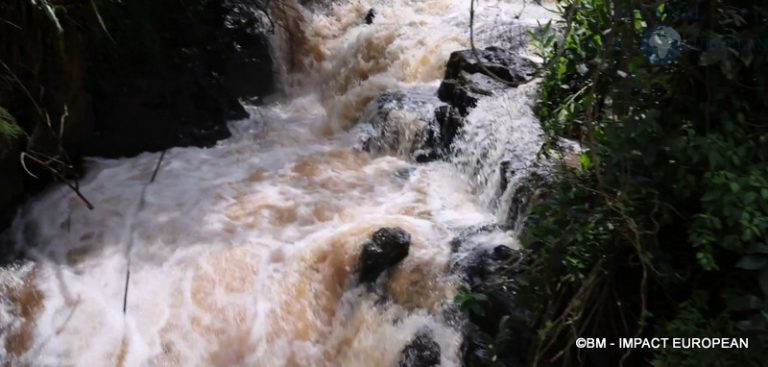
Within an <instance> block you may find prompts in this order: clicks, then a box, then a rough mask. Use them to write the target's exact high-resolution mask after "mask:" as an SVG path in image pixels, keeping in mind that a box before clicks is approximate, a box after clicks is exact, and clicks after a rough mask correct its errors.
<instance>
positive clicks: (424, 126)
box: [362, 90, 443, 162]
mask: <svg viewBox="0 0 768 367" xmlns="http://www.w3.org/2000/svg"><path fill="white" fill-rule="evenodd" d="M439 103H440V101H439V100H438V99H437V98H436V97H435V96H434V95H432V94H431V93H427V92H425V91H422V90H396V91H388V92H385V93H382V94H381V95H380V96H379V97H378V98H376V100H374V101H373V102H371V104H370V105H369V106H368V110H367V111H366V113H365V115H364V116H363V120H362V121H363V122H365V123H368V124H369V125H370V127H371V131H370V132H369V133H368V134H367V136H365V137H364V141H363V148H364V149H365V150H367V151H369V152H375V153H384V154H396V155H399V156H402V157H406V158H411V159H413V160H415V161H417V162H426V161H431V160H435V159H437V158H438V157H439V156H440V155H441V153H442V152H441V151H440V147H441V146H442V145H443V144H442V143H441V141H442V140H443V139H442V134H441V128H440V126H438V122H437V121H436V116H435V112H434V108H435V107H434V106H435V105H437V104H439Z"/></svg>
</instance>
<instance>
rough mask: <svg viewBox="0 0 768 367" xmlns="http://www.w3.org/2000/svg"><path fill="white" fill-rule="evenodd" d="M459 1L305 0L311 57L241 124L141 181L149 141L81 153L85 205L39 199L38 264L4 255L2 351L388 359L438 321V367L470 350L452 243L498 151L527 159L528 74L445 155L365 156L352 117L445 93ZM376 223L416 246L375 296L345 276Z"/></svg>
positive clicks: (24, 361)
mask: <svg viewBox="0 0 768 367" xmlns="http://www.w3.org/2000/svg"><path fill="white" fill-rule="evenodd" d="M372 7H373V8H375V9H376V18H375V21H374V22H373V24H371V25H366V24H365V22H364V21H363V19H364V17H365V15H366V13H367V11H368V9H370V8H372ZM468 9H469V1H468V0H467V1H453V0H423V1H406V0H388V1H368V0H362V1H352V2H342V3H338V4H333V5H329V6H326V7H320V6H317V9H313V12H309V11H305V14H304V16H305V18H306V22H307V23H306V24H305V25H304V27H305V34H306V40H305V41H306V42H305V44H303V45H301V48H300V52H303V53H304V59H303V61H304V64H305V66H306V67H305V69H306V70H304V71H301V72H297V73H295V74H288V75H286V76H285V77H284V79H285V84H286V86H285V89H286V93H285V94H286V96H285V97H284V98H276V101H274V102H272V103H270V104H267V105H266V106H263V107H253V108H251V109H250V112H251V116H252V118H251V119H249V120H244V121H236V122H232V123H231V126H230V127H231V130H232V131H233V137H232V138H230V139H228V140H226V141H222V142H220V143H219V144H218V145H217V146H216V147H214V148H210V149H199V148H175V149H171V150H169V151H168V152H167V154H166V156H165V159H164V160H163V161H162V163H161V165H160V170H159V173H158V176H157V178H156V180H155V181H154V182H153V183H152V184H150V185H147V182H148V181H149V179H150V177H151V176H152V173H153V170H154V168H155V165H156V164H157V161H158V154H151V153H145V154H142V155H139V156H137V157H134V158H129V159H119V160H105V159H90V160H89V162H88V174H87V176H86V177H85V178H84V179H83V180H82V182H81V190H82V191H83V192H84V193H87V194H88V197H89V199H90V200H91V201H92V202H93V203H95V205H96V209H95V210H93V211H89V210H88V209H87V208H86V207H85V206H84V205H83V203H82V202H81V201H79V200H78V198H77V197H76V196H74V195H73V194H72V193H71V192H70V191H68V189H66V188H65V187H53V188H51V189H49V190H48V191H47V192H45V193H44V194H42V195H40V196H39V197H38V198H37V199H35V200H33V201H32V202H30V203H29V204H28V205H27V206H26V207H25V208H24V210H23V211H22V212H21V213H20V215H19V217H18V218H17V220H16V222H15V224H14V226H13V227H12V229H11V233H10V235H11V236H12V237H13V239H14V240H15V242H16V243H17V244H18V245H19V246H20V247H22V248H24V249H25V251H26V253H27V259H28V260H25V262H23V263H20V264H16V265H12V266H8V267H5V268H3V269H1V270H0V290H1V291H2V296H1V297H2V298H1V299H0V331H1V332H2V333H1V334H0V360H2V361H3V362H4V364H7V365H32V366H54V365H55V366H109V365H115V366H144V365H149V366H195V365H216V366H233V365H253V366H393V365H396V364H397V363H398V361H399V359H400V354H401V351H402V350H403V347H404V346H405V345H406V344H407V343H408V342H409V341H410V340H411V339H412V338H413V337H414V335H415V334H417V333H418V332H420V331H423V330H429V333H430V334H431V336H432V338H433V339H434V341H435V342H436V343H437V344H438V345H439V349H440V359H441V365H444V366H456V365H459V364H460V361H459V358H460V356H459V348H460V344H461V334H460V331H459V330H458V326H457V325H456V322H453V321H452V320H450V319H451V317H449V316H447V314H449V313H448V312H446V310H448V309H450V305H451V303H452V302H453V297H454V294H455V292H456V290H455V289H456V285H457V280H456V279H455V278H454V276H452V275H451V274H450V273H449V271H448V266H449V263H450V260H451V256H452V254H451V249H450V246H449V245H448V244H449V242H450V241H451V239H453V238H454V237H455V236H456V235H457V234H458V233H460V232H461V231H462V230H464V229H466V228H470V227H474V226H481V225H486V224H493V223H496V222H497V221H498V215H497V212H498V211H499V210H503V209H498V208H496V206H498V205H496V204H494V203H493V200H494V199H493V197H494V196H496V197H497V196H498V195H500V193H498V192H496V193H494V192H493V190H495V188H496V187H498V180H500V177H499V173H498V172H497V171H498V164H499V162H501V161H503V160H513V161H514V163H515V164H519V165H520V166H525V165H526V164H528V163H529V162H531V161H532V160H533V159H534V157H533V156H534V153H535V150H536V149H537V147H538V144H539V141H538V133H539V132H538V130H537V127H536V126H537V125H536V122H535V120H534V119H533V117H532V116H531V113H530V108H529V106H528V103H529V101H530V100H531V93H530V92H531V91H532V90H533V87H532V86H529V85H527V86H523V87H521V88H518V89H516V90H510V91H509V92H508V93H506V94H504V95H501V96H496V97H493V98H490V99H486V100H483V101H481V105H480V106H478V108H477V109H475V110H474V111H473V112H472V113H471V114H470V115H469V117H468V118H467V123H466V125H465V127H464V129H463V131H462V132H461V133H460V135H459V138H458V140H457V141H456V143H455V144H456V146H455V151H456V154H455V157H454V158H453V161H452V162H445V161H435V162H431V163H426V164H417V163H415V162H413V161H412V160H410V159H409V157H407V156H397V155H391V154H396V153H398V152H401V151H399V150H397V149H395V150H394V151H392V152H383V151H382V152H378V153H374V154H369V153H366V152H364V151H361V150H360V149H358V148H356V147H357V146H359V145H360V138H359V134H360V129H359V128H352V126H353V125H355V123H356V122H357V121H358V119H360V118H361V117H362V116H363V115H364V112H365V111H366V106H367V105H368V103H369V102H371V101H372V100H374V99H375V98H376V97H377V96H379V95H380V94H381V93H383V92H385V91H389V90H409V89H411V90H412V89H413V88H417V89H419V90H420V91H424V90H432V91H433V92H434V91H436V89H437V85H438V82H439V80H440V79H441V78H442V75H443V70H444V64H445V62H446V60H447V59H448V56H449V54H450V52H452V51H455V50H458V49H465V48H467V47H468V44H469V43H468V23H469V19H468ZM521 9H523V4H522V3H519V2H505V1H499V2H496V3H493V4H487V5H485V4H481V5H480V6H479V7H478V9H477V14H476V20H475V21H476V24H477V27H478V28H477V30H478V32H479V34H478V40H477V41H478V43H479V44H482V43H484V42H490V40H493V39H501V38H500V37H501V36H503V35H502V34H498V32H500V30H501V31H503V30H504V29H505V28H504V27H506V26H507V23H505V21H504V20H505V19H509V20H511V19H513V18H514V17H515V16H518V15H519V20H518V21H517V23H518V24H530V25H535V23H536V20H538V19H544V18H546V17H547V16H548V14H547V13H546V12H545V11H543V10H542V9H541V8H539V7H536V6H533V5H530V4H529V5H528V6H527V7H525V9H524V11H522V12H521ZM494 25H497V26H498V27H496V28H494ZM494 29H495V32H496V34H494ZM276 42H277V41H276ZM278 49H281V50H287V49H288V47H285V46H282V47H278ZM417 117H418V116H417ZM411 120H413V121H416V120H417V118H411ZM408 121H409V120H408V116H403V117H402V119H401V121H400V122H399V125H398V128H399V129H405V130H407V129H408V128H409V127H408ZM401 135H402V136H404V137H407V136H409V135H408V134H407V133H403V134H401ZM401 140H408V139H401ZM405 150H407V149H405ZM481 161H482V162H483V163H480V162H481ZM142 196H143V203H141V205H139V202H140V201H139V200H140V198H141V197H142ZM385 226H396V227H400V228H403V229H404V230H406V231H407V232H408V233H410V234H411V236H412V245H411V249H410V254H409V255H408V257H407V258H406V259H405V260H403V262H402V263H400V264H399V265H398V266H397V267H396V268H395V269H394V271H393V272H392V274H391V277H390V278H389V280H388V282H387V284H383V285H381V286H382V287H383V288H384V293H385V294H386V296H383V295H382V292H371V291H369V290H368V289H366V288H365V287H362V286H356V282H355V281H354V277H353V272H354V270H355V264H356V261H357V258H358V255H359V253H360V247H361V244H362V243H363V242H365V240H366V239H367V238H368V237H369V236H370V234H371V233H372V232H373V231H375V230H376V229H378V228H380V227H385ZM489 236H490V237H489V238H491V239H490V240H492V241H494V243H495V244H498V243H507V244H510V245H512V244H514V238H513V237H511V236H510V235H509V234H507V233H504V232H498V233H493V234H490V235H489ZM129 244H132V245H131V248H128V246H129ZM129 250H130V251H129ZM129 258H130V262H131V277H130V281H129V286H130V288H129V297H128V299H127V304H126V313H123V292H124V290H125V289H124V284H125V272H126V266H127V264H128V261H129ZM454 321H455V320H454Z"/></svg>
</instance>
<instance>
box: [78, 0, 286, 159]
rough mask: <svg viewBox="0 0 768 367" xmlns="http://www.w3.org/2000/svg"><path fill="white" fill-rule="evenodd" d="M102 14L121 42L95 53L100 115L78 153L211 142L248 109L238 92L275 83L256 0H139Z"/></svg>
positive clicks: (251, 93)
mask: <svg viewBox="0 0 768 367" xmlns="http://www.w3.org/2000/svg"><path fill="white" fill-rule="evenodd" d="M103 16H104V21H105V23H106V24H109V30H110V32H111V35H112V36H113V37H114V39H115V42H117V44H118V45H119V47H115V46H113V45H111V44H109V42H107V41H106V40H103V39H102V40H101V41H100V43H104V44H103V45H102V46H103V47H98V48H94V49H93V50H91V52H90V53H91V55H90V59H91V60H90V70H89V71H90V72H89V74H88V75H89V80H88V82H89V86H88V89H89V90H90V92H91V95H92V96H93V107H94V115H95V122H94V126H93V129H92V131H91V133H90V134H87V135H85V136H84V137H83V139H81V140H80V141H78V142H75V143H74V144H73V151H74V152H75V154H80V155H97V156H106V157H120V156H131V155H135V154H138V153H140V152H143V151H157V150H162V149H165V148H168V147H172V146H203V147H205V146H211V145H213V144H215V143H216V141H218V140H220V139H223V138H226V137H228V136H229V130H228V129H227V126H226V121H227V120H232V119H238V118H245V117H248V114H247V113H246V111H245V109H244V108H243V106H242V105H241V104H240V102H239V101H238V100H239V99H253V98H258V97H263V96H265V95H267V94H268V93H270V92H271V91H272V89H273V87H274V78H273V72H272V58H271V56H270V47H269V41H268V34H267V32H268V30H267V28H268V26H267V23H266V22H265V20H264V19H263V18H262V16H260V14H259V13H258V12H255V11H254V8H253V4H248V3H246V2H243V1H237V0H226V1H206V0H195V1H191V2H188V3H186V4H185V6H184V7H179V6H178V5H177V4H172V3H168V2H163V1H160V2H158V1H149V0H136V1H130V2H124V3H122V4H116V5H112V6H109V7H104V9H103Z"/></svg>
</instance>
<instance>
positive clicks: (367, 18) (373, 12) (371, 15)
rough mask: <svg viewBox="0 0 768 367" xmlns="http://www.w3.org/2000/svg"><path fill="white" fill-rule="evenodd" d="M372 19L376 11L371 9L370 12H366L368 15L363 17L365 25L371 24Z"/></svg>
mask: <svg viewBox="0 0 768 367" xmlns="http://www.w3.org/2000/svg"><path fill="white" fill-rule="evenodd" d="M373 18H376V11H375V10H373V8H371V10H368V14H366V15H365V24H372V23H373Z"/></svg>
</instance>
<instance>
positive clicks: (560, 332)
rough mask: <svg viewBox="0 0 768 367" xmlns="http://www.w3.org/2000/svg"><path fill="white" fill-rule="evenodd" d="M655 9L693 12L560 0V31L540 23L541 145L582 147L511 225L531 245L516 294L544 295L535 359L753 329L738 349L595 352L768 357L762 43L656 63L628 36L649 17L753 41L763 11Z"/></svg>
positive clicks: (633, 357)
mask: <svg viewBox="0 0 768 367" xmlns="http://www.w3.org/2000/svg"><path fill="white" fill-rule="evenodd" d="M656 6H659V7H664V6H671V7H677V8H681V7H686V6H687V7H690V8H698V14H699V15H700V16H701V17H703V19H697V18H693V19H691V18H687V17H671V16H669V17H667V18H664V17H661V19H656V18H655V17H647V16H646V15H645V14H641V13H640V12H635V13H634V16H633V17H621V16H619V15H620V14H619V12H620V10H621V9H626V8H627V7H630V8H642V5H641V3H640V2H634V3H621V2H618V1H616V2H607V1H602V0H570V1H561V2H560V3H559V7H558V10H559V11H560V13H561V15H562V20H561V22H560V27H559V29H560V30H561V32H562V33H564V34H565V36H564V37H562V38H563V39H562V40H561V41H559V42H557V43H553V42H551V41H550V40H549V39H548V37H549V36H548V35H547V34H546V33H541V34H539V35H537V41H538V44H539V45H540V46H542V47H544V49H543V51H544V52H543V54H544V55H546V56H548V58H549V60H551V62H550V63H548V64H547V65H548V68H547V70H545V76H544V81H543V83H542V89H541V92H540V99H541V100H540V103H539V108H538V111H537V114H538V117H539V119H540V120H541V123H542V126H543V127H544V130H545V133H546V135H547V138H548V142H547V144H545V146H544V147H543V149H542V154H544V155H547V156H550V157H561V158H562V157H563V155H564V154H565V153H563V152H561V151H560V150H559V149H558V141H559V140H560V139H561V138H562V137H566V138H570V139H575V140H578V141H579V142H580V143H581V144H582V146H583V147H584V149H585V150H584V152H583V153H582V154H581V156H580V157H579V162H581V165H580V167H578V168H573V167H570V166H567V165H565V164H562V165H560V166H559V167H558V168H557V169H556V170H555V173H554V175H553V176H552V177H550V182H549V183H548V184H546V185H543V186H542V187H540V188H539V192H538V193H537V195H536V197H537V199H536V201H535V203H534V205H533V209H532V214H531V215H530V217H529V219H528V223H527V229H526V231H525V233H524V236H523V242H524V245H525V246H526V247H527V248H529V249H531V250H533V252H532V253H533V257H534V262H533V265H532V267H533V268H532V270H531V272H530V273H531V277H532V280H531V286H530V287H528V289H527V290H526V291H527V292H530V293H532V294H534V295H535V296H537V297H538V299H539V300H540V301H541V304H542V306H541V308H540V309H538V313H539V314H540V315H541V320H540V321H539V327H540V333H539V334H540V336H541V340H540V341H539V345H538V349H537V351H536V353H535V354H534V355H535V357H534V361H541V360H550V359H554V360H556V361H557V360H559V361H560V362H562V363H563V364H572V365H585V363H586V365H589V364H590V362H585V361H592V363H596V362H594V361H596V360H597V359H595V358H596V357H595V356H594V355H590V354H589V353H590V352H588V351H585V350H576V349H575V348H574V340H575V338H577V337H585V336H600V337H609V338H610V337H633V336H649V337H652V336H659V337H685V336H696V337H749V338H750V349H748V350H739V349H730V350H728V349H723V350H720V349H716V350H706V351H703V352H702V351H700V350H683V349H659V350H652V351H647V350H634V351H632V350H630V351H624V350H618V351H617V350H613V351H609V352H602V353H604V354H605V353H612V354H610V356H609V357H608V358H609V359H610V360H611V361H612V362H611V363H622V362H623V363H624V364H625V365H636V364H638V363H643V364H653V365H656V366H694V365H704V366H758V365H762V364H763V363H764V362H763V361H765V360H768V355H766V350H765V348H763V346H764V345H766V343H768V240H766V239H767V238H768V149H767V148H766V143H767V142H768V123H766V116H765V115H763V113H765V112H766V111H768V93H766V89H765V85H766V75H765V73H764V71H765V70H767V67H768V50H752V49H747V48H744V49H736V48H731V49H728V50H714V49H709V50H707V49H699V50H693V49H688V50H685V51H683V53H682V54H681V55H680V57H679V58H678V59H677V60H676V61H675V62H673V63H672V64H670V65H666V66H656V65H652V64H651V63H650V62H649V61H648V60H647V59H646V58H645V57H644V56H643V55H642V54H641V52H640V50H639V49H638V48H635V47H631V46H630V47H627V45H633V44H636V43H635V42H638V41H637V40H639V39H640V38H641V37H642V35H643V31H644V30H645V29H646V27H650V26H652V25H654V24H656V23H664V24H667V25H670V26H672V27H674V28H675V29H676V30H677V31H678V32H679V33H680V34H681V35H682V37H683V38H684V39H686V38H707V39H724V38H734V39H754V38H759V37H763V39H764V37H765V35H766V34H768V32H766V31H768V7H767V6H766V5H765V4H764V3H761V2H758V1H743V0H742V1H735V2H728V3H727V4H726V3H725V2H723V1H686V2H683V1H668V2H666V4H657V5H656ZM646 7H647V6H646ZM651 9H652V10H654V9H653V8H651ZM661 9H662V8H659V10H661ZM619 40H625V41H626V40H632V42H624V44H623V46H622V47H620V46H619V45H620V43H619V42H618V41H619ZM547 45H552V47H551V48H546V46H547ZM629 352H631V354H630V353H629Z"/></svg>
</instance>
